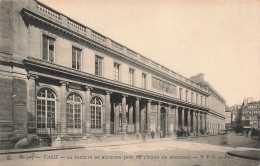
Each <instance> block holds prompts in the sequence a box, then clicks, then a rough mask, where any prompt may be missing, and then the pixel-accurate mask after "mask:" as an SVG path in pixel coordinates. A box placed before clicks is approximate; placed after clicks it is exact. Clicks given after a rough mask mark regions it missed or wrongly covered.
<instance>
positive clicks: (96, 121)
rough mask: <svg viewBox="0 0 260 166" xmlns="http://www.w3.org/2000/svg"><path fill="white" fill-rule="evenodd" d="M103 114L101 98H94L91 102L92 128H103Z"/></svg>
mask: <svg viewBox="0 0 260 166" xmlns="http://www.w3.org/2000/svg"><path fill="white" fill-rule="evenodd" d="M101 113H102V100H101V99H100V98H99V97H94V98H92V100H91V128H92V129H100V128H101V115H102V114H101Z"/></svg>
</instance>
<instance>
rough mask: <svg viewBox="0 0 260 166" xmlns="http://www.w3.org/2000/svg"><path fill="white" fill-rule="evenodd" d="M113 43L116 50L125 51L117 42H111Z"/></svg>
mask: <svg viewBox="0 0 260 166" xmlns="http://www.w3.org/2000/svg"><path fill="white" fill-rule="evenodd" d="M111 43H112V46H114V47H115V48H117V49H119V50H123V46H121V45H119V44H117V43H115V42H111Z"/></svg>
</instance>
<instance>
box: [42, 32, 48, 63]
mask: <svg viewBox="0 0 260 166" xmlns="http://www.w3.org/2000/svg"><path fill="white" fill-rule="evenodd" d="M42 57H43V59H44V60H48V39H47V37H46V36H44V35H43V41H42Z"/></svg>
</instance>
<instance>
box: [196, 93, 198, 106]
mask: <svg viewBox="0 0 260 166" xmlns="http://www.w3.org/2000/svg"><path fill="white" fill-rule="evenodd" d="M198 98H199V95H198V94H196V104H198Z"/></svg>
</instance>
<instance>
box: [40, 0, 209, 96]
mask: <svg viewBox="0 0 260 166" xmlns="http://www.w3.org/2000/svg"><path fill="white" fill-rule="evenodd" d="M36 3H37V10H38V11H39V12H41V13H43V14H46V15H48V16H50V17H52V18H54V19H58V20H60V19H61V15H62V14H61V13H59V12H57V11H55V10H53V9H51V8H50V7H48V6H46V5H44V4H42V3H41V2H39V1H37V0H36ZM65 17H66V16H65ZM67 19H68V22H67V24H68V25H69V26H70V27H73V28H75V29H77V30H80V31H82V32H87V27H86V26H84V25H82V24H80V23H78V22H76V21H74V20H72V19H70V18H68V17H67ZM90 32H91V35H92V37H93V39H95V40H98V41H102V42H106V41H107V40H106V37H105V36H103V35H101V34H99V33H97V32H95V31H93V30H91V29H90ZM111 45H112V49H117V50H124V46H122V45H120V44H118V43H116V42H114V41H111ZM126 50H127V51H126V53H127V54H128V56H129V55H131V56H134V57H138V56H137V55H138V54H137V53H136V52H134V51H132V50H130V49H128V48H126ZM136 60H138V59H136ZM140 60H142V61H144V62H145V63H148V64H149V63H151V65H152V66H153V67H155V68H156V69H159V68H161V70H163V71H165V72H168V73H170V74H171V76H174V77H175V78H178V79H179V80H181V81H185V82H186V83H188V84H190V85H192V86H194V87H196V88H198V89H201V90H203V91H206V92H207V89H205V88H204V87H201V86H199V85H198V84H196V83H194V82H192V81H191V80H189V79H187V78H185V77H183V76H181V75H179V74H177V73H175V72H174V71H172V70H170V69H168V68H166V67H164V66H161V65H160V64H159V63H157V62H154V61H152V60H150V59H149V58H146V57H145V56H142V55H140Z"/></svg>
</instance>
